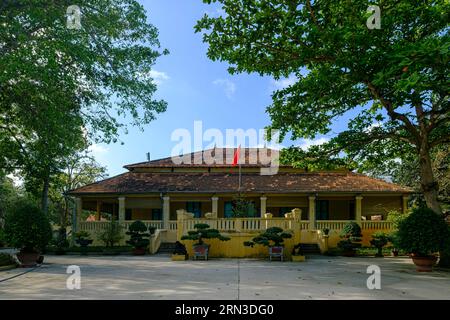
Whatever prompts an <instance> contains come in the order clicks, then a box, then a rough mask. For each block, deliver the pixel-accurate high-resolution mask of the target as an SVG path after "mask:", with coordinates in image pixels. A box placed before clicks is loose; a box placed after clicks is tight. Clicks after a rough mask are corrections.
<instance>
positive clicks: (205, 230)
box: [181, 223, 230, 245]
mask: <svg viewBox="0 0 450 320" xmlns="http://www.w3.org/2000/svg"><path fill="white" fill-rule="evenodd" d="M194 229H195V230H191V231H188V234H187V235H184V236H182V237H181V240H194V241H197V242H196V243H195V244H194V245H202V244H204V241H203V239H219V240H220V241H228V240H230V238H229V237H225V236H223V235H221V234H220V232H219V230H217V229H211V228H210V226H209V224H206V223H197V224H195V225H194Z"/></svg>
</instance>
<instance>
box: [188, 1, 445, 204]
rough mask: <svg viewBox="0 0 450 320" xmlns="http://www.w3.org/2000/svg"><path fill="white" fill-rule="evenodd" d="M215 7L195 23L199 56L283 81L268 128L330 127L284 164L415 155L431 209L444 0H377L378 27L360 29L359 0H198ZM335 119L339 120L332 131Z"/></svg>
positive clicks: (304, 131)
mask: <svg viewBox="0 0 450 320" xmlns="http://www.w3.org/2000/svg"><path fill="white" fill-rule="evenodd" d="M204 2H205V3H208V4H211V3H218V4H220V5H221V7H222V9H223V11H224V14H222V15H220V16H218V17H211V16H208V15H206V14H205V16H204V17H203V18H202V19H200V20H199V21H198V23H197V25H196V26H195V30H196V31H197V32H203V40H204V42H206V43H208V45H209V48H208V53H207V54H208V57H209V58H210V59H212V60H218V61H226V62H228V63H229V64H230V68H229V71H230V72H231V73H240V72H247V73H253V72H254V73H258V74H260V75H268V76H272V77H274V78H275V79H280V78H282V77H291V79H292V80H293V81H292V84H290V85H289V86H287V87H286V88H283V89H280V90H277V91H276V92H274V94H273V95H272V99H273V103H272V105H271V106H269V107H268V108H267V112H268V114H269V115H270V117H271V120H272V124H271V126H270V127H271V128H274V129H279V130H280V131H281V133H282V134H283V135H284V134H287V133H291V134H292V137H293V139H297V138H315V137H316V136H317V135H325V134H327V135H333V136H334V137H333V138H331V139H330V141H329V142H328V143H325V144H323V145H320V146H313V147H311V148H310V149H309V151H308V152H305V151H303V150H301V149H300V148H297V147H293V148H291V149H289V150H287V152H284V153H283V154H282V158H284V159H285V160H284V161H286V162H287V163H293V164H294V165H297V166H300V167H307V168H313V169H314V168H323V167H325V168H329V167H336V166H338V167H339V166H343V165H345V166H348V167H351V168H354V167H356V165H358V166H359V167H360V168H361V169H362V170H367V169H369V168H373V167H377V166H378V165H380V164H382V163H383V162H385V161H387V160H392V159H395V158H400V159H402V155H406V154H413V155H414V156H415V157H417V158H419V157H420V163H421V189H422V191H423V192H424V194H425V199H426V201H427V204H428V205H429V206H430V207H432V208H433V209H434V210H435V211H436V212H440V207H439V205H438V204H437V203H436V201H437V200H436V197H437V189H438V187H437V184H436V181H435V180H434V177H433V175H432V172H431V164H430V159H429V158H430V157H429V155H430V150H432V149H433V148H435V147H437V146H439V145H443V144H448V143H449V142H450V112H449V99H448V92H449V90H448V84H449V74H450V63H449V57H450V55H449V46H450V38H449V28H448V21H449V13H450V3H449V2H448V1H446V0H425V1H424V0H399V1H384V0H380V1H378V2H377V3H375V4H377V5H378V6H379V7H380V10H381V29H373V30H371V29H369V28H368V27H367V26H366V22H367V19H368V17H369V16H370V13H368V12H367V8H368V6H369V4H371V3H369V2H368V1H367V0H354V1H348V0H314V1H312V0H300V1H292V0H281V1H280V0H251V1H234V0H204ZM336 121H345V122H347V128H346V129H344V130H343V131H341V132H335V131H334V130H335V128H334V127H333V124H334V123H335V122H336Z"/></svg>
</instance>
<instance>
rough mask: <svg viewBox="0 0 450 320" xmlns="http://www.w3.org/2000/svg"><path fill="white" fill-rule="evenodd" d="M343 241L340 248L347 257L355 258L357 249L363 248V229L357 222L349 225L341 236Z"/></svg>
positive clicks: (339, 243)
mask: <svg viewBox="0 0 450 320" xmlns="http://www.w3.org/2000/svg"><path fill="white" fill-rule="evenodd" d="M339 236H340V238H341V239H342V240H341V241H339V242H338V244H337V245H338V247H339V249H341V251H342V255H343V256H345V257H354V256H355V255H356V249H357V248H360V247H361V241H362V234H361V227H360V226H359V225H358V224H357V223H356V222H353V221H352V222H349V223H347V224H346V225H345V226H344V228H343V229H342V230H341V232H340V234H339Z"/></svg>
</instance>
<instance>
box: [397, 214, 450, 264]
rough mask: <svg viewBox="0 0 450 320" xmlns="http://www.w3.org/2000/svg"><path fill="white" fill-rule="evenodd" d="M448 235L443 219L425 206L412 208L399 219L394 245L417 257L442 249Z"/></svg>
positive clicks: (429, 254)
mask: <svg viewBox="0 0 450 320" xmlns="http://www.w3.org/2000/svg"><path fill="white" fill-rule="evenodd" d="M449 237H450V234H449V229H448V226H447V224H446V223H445V221H444V219H442V218H441V217H440V216H439V215H437V214H436V213H435V212H434V211H433V210H431V209H429V208H426V207H419V208H414V209H413V210H412V212H411V214H410V215H409V216H408V217H406V218H405V219H403V220H402V221H400V223H399V225H398V231H397V233H396V236H395V239H394V241H395V245H396V246H397V247H398V248H399V249H402V250H404V251H406V252H407V253H410V254H413V255H414V256H418V257H429V256H431V255H433V254H434V253H436V252H438V251H440V250H442V249H443V248H444V246H445V244H446V241H448V238H449Z"/></svg>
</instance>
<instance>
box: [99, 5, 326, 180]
mask: <svg viewBox="0 0 450 320" xmlns="http://www.w3.org/2000/svg"><path fill="white" fill-rule="evenodd" d="M140 2H141V3H142V4H143V5H144V6H145V8H146V10H147V16H148V20H149V22H151V23H152V24H153V25H154V26H156V27H157V28H158V29H159V33H160V36H159V39H160V42H161V45H162V48H167V49H169V51H170V54H169V55H167V56H162V57H161V58H159V59H158V61H157V63H156V65H155V66H154V68H153V75H154V79H155V81H157V83H159V85H158V91H157V94H156V97H157V98H162V99H164V100H165V101H167V102H168V108H167V111H166V112H165V113H162V114H160V115H158V117H157V119H156V120H155V121H153V122H151V123H150V124H148V125H146V126H145V127H144V131H143V132H142V131H140V130H139V129H137V128H133V127H130V128H129V133H128V134H127V135H125V134H121V136H120V139H121V141H123V142H124V144H123V145H121V144H120V143H117V144H109V145H106V144H97V145H93V146H92V147H91V149H92V151H93V154H94V156H95V157H96V159H97V161H98V162H99V163H100V164H102V165H103V166H106V167H107V169H108V173H109V175H110V176H112V175H116V174H119V173H121V172H124V171H125V169H123V168H122V167H123V166H124V165H126V164H130V163H135V162H141V161H145V160H146V153H147V152H150V154H151V158H152V159H157V158H162V157H167V156H170V154H171V150H172V148H173V147H174V146H175V145H176V142H174V141H171V134H172V132H173V131H174V130H176V129H178V128H185V129H188V130H190V131H192V130H193V126H194V121H197V120H201V121H202V122H203V129H204V130H205V129H208V128H217V129H219V130H221V131H223V132H224V133H225V129H227V128H230V129H237V128H242V129H244V130H247V129H249V128H254V129H257V130H259V129H261V128H264V127H265V126H267V125H268V124H269V123H270V119H269V117H268V115H267V114H266V113H265V109H266V107H267V106H268V105H270V103H271V97H270V96H271V93H272V92H273V90H274V89H276V88H279V87H281V86H283V85H286V84H288V83H289V82H290V79H285V80H281V81H278V82H276V81H274V80H273V79H271V78H269V77H260V76H259V75H256V74H251V75H248V74H240V75H233V76H232V75H230V74H228V72H227V66H228V65H227V64H226V63H221V62H213V61H211V60H209V59H208V58H207V56H206V51H207V45H206V44H204V43H203V42H202V36H201V34H198V33H197V34H196V33H194V25H195V23H196V21H197V20H198V19H199V18H201V17H202V16H203V15H204V14H205V13H208V14H217V12H218V11H217V10H218V7H217V6H216V7H214V6H212V5H206V4H203V2H202V1H201V0H191V1H185V0H140ZM317 139H318V141H321V140H323V139H324V138H323V137H318V138H317ZM299 143H301V144H305V145H306V144H308V143H311V141H309V142H308V141H300V142H299ZM291 144H292V142H290V141H289V140H285V141H284V142H283V145H284V146H288V145H291ZM206 145H207V143H206V142H205V146H206Z"/></svg>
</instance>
